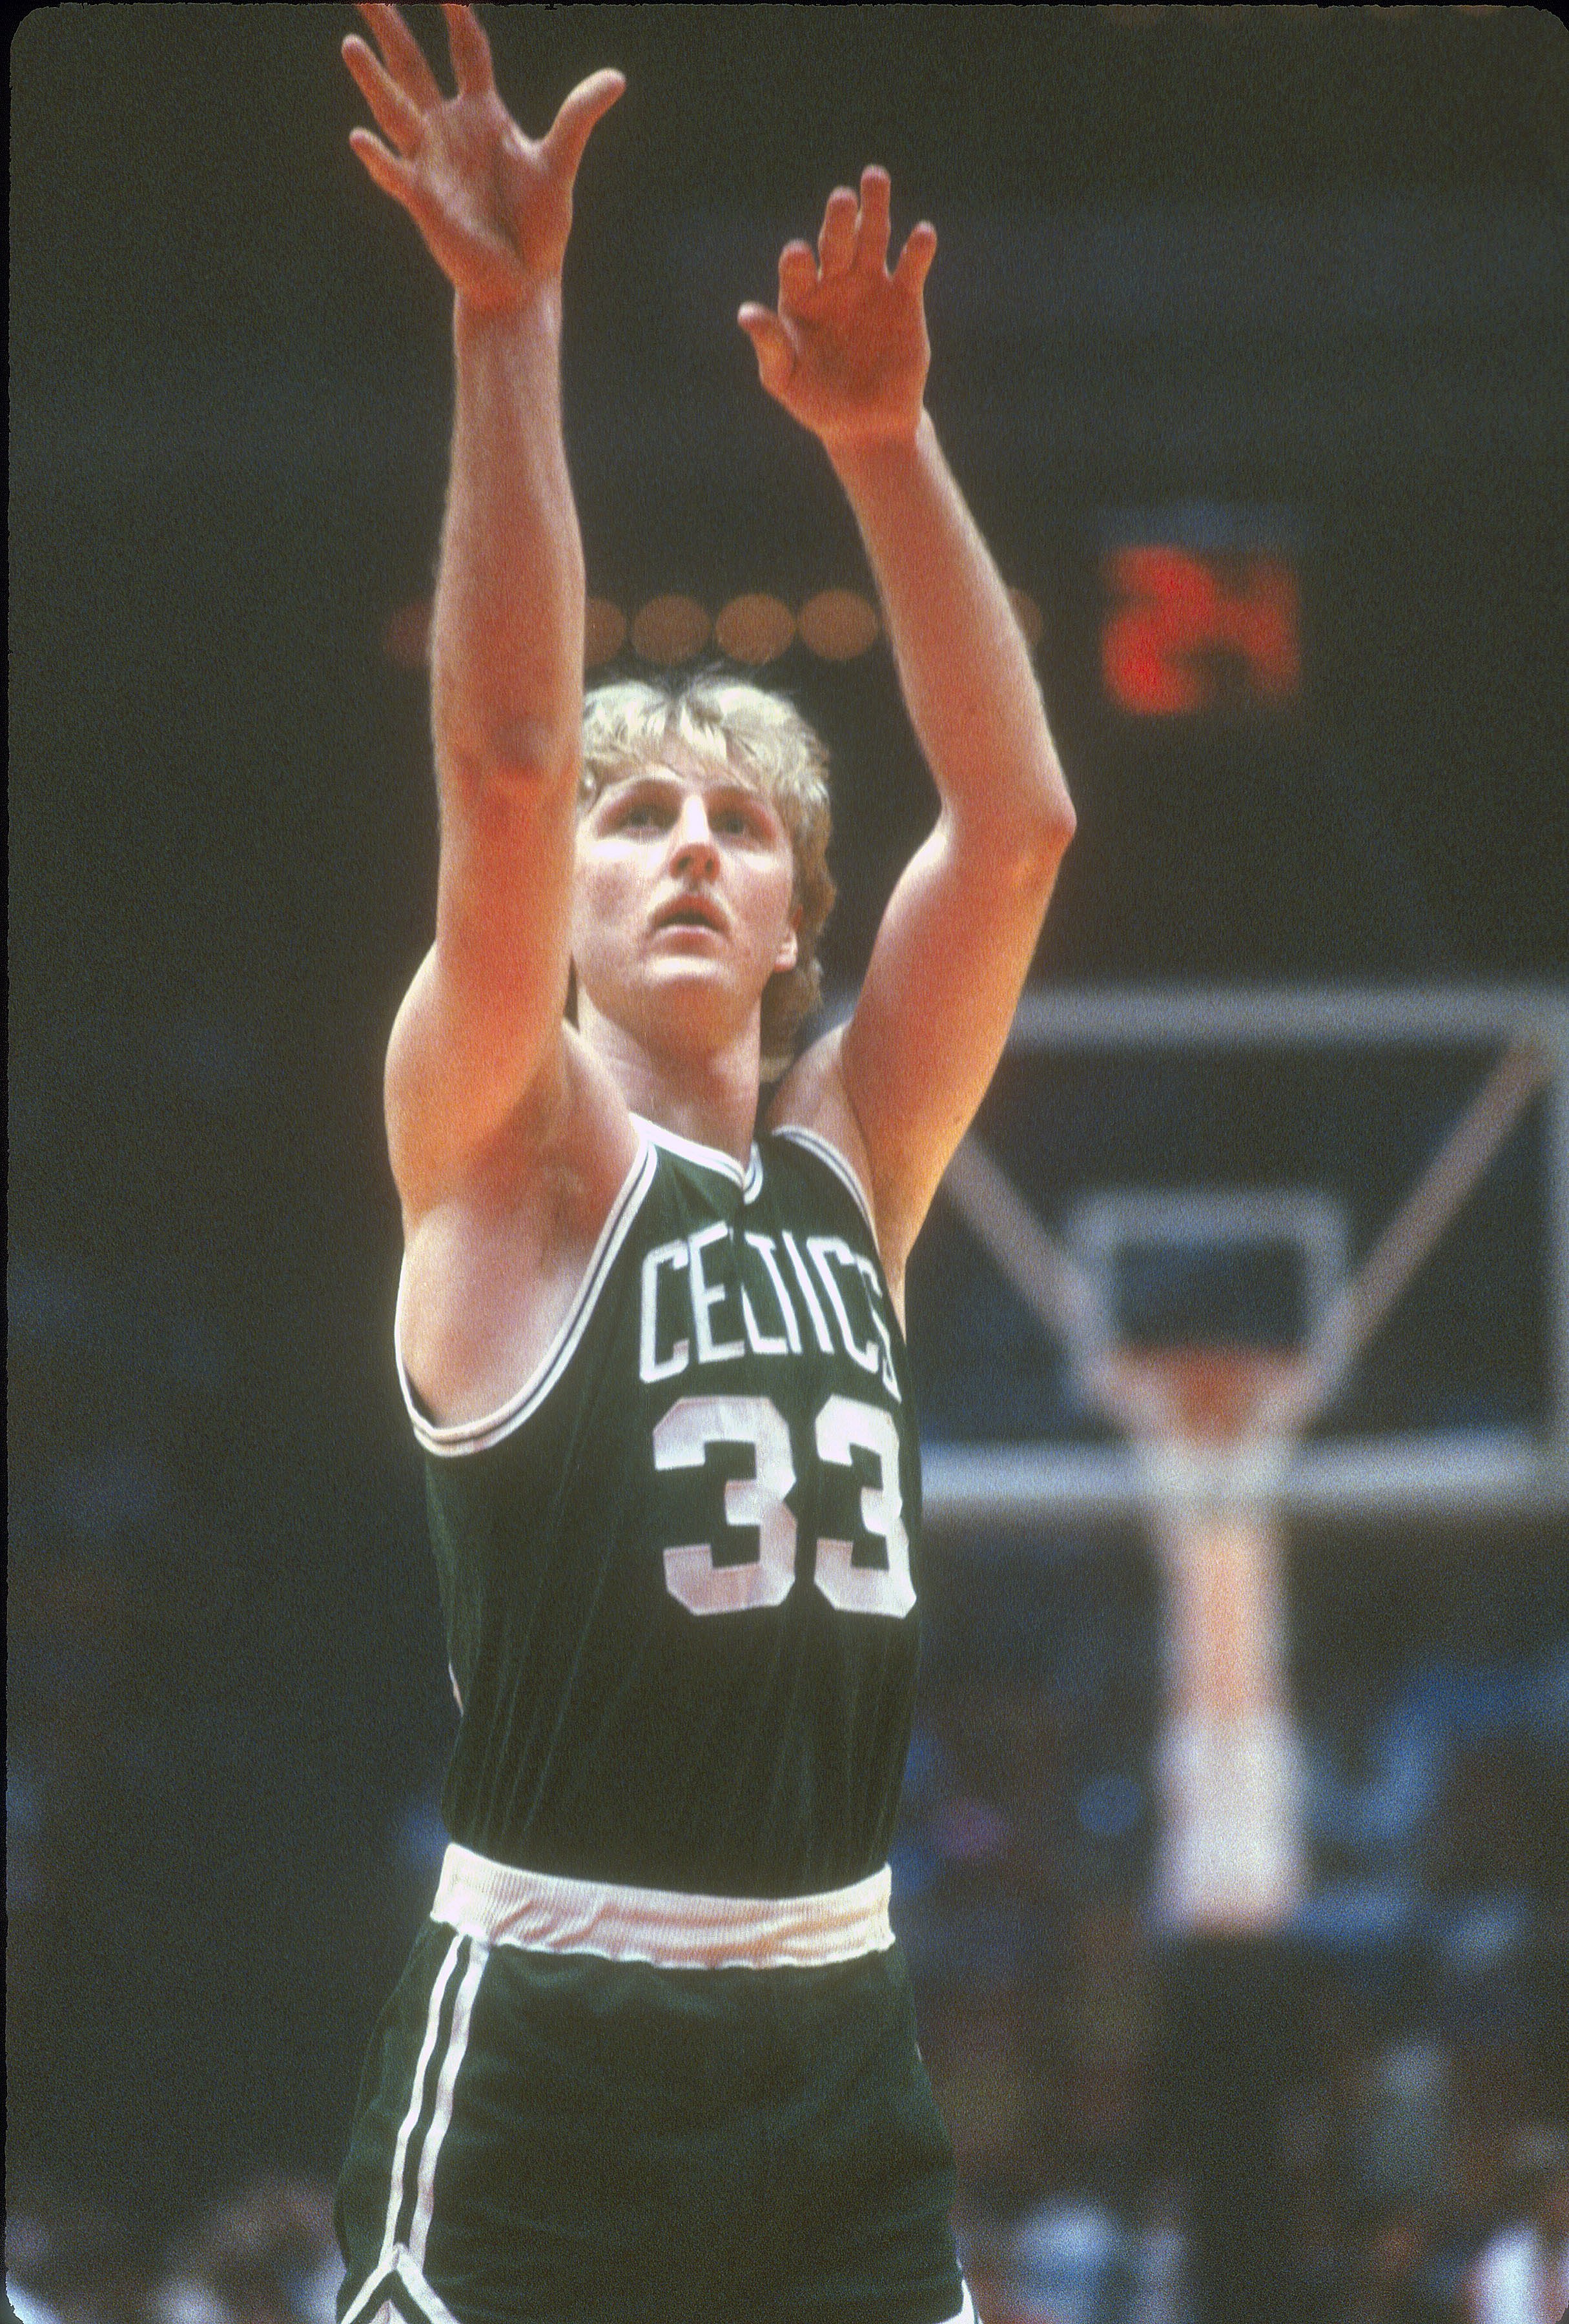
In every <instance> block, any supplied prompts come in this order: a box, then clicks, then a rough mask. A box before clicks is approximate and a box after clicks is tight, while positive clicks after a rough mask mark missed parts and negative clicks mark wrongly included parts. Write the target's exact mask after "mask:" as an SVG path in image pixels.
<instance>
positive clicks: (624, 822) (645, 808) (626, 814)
mask: <svg viewBox="0 0 1569 2324" xmlns="http://www.w3.org/2000/svg"><path fill="white" fill-rule="evenodd" d="M612 820H613V824H614V828H615V829H616V830H617V831H660V830H662V829H663V827H664V825H665V824H666V823H667V822H668V821H669V816H666V815H665V814H664V813H663V812H662V811H661V809H660V805H659V803H658V801H657V800H655V799H649V798H633V799H628V800H626V801H625V803H624V804H623V807H621V809H620V811H619V813H617V814H616V815H615V816H614V817H613V818H612Z"/></svg>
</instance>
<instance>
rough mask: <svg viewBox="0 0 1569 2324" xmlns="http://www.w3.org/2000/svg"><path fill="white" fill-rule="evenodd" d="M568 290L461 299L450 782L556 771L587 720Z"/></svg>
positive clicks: (452, 533) (446, 563)
mask: <svg viewBox="0 0 1569 2324" xmlns="http://www.w3.org/2000/svg"><path fill="white" fill-rule="evenodd" d="M560 317H561V302H560V283H559V280H558V278H556V277H551V278H549V279H548V280H547V281H542V282H540V284H538V285H537V286H534V287H532V288H531V290H530V291H529V292H528V294H527V295H526V297H525V298H524V299H523V300H521V302H520V303H519V305H518V306H517V307H516V308H515V309H510V310H505V311H501V312H494V311H492V312H480V311H476V310H475V309H473V308H472V307H471V306H470V305H469V304H468V302H467V301H466V300H464V299H463V298H461V297H459V298H458V299H457V300H456V302H455V314H454V323H453V346H454V363H455V372H456V395H455V404H456V410H455V417H454V423H453V437H452V466H451V476H450V481H449V484H448V500H447V512H446V519H445V522H444V525H443V528H442V538H441V558H440V566H439V571H438V581H437V589H436V604H435V611H434V615H433V619H432V625H431V656H430V659H431V710H432V722H433V726H434V732H435V740H436V755H437V765H438V772H439V774H440V776H441V779H442V780H443V782H444V783H445V782H447V781H448V780H450V779H456V778H457V777H458V776H459V774H460V772H462V771H464V770H466V771H468V772H470V773H475V774H494V773H507V772H512V773H541V772H543V773H553V772H556V771H558V770H562V769H564V768H565V767H566V766H567V765H568V763H570V762H571V761H572V760H573V758H574V757H575V754H576V751H577V737H578V733H579V728H580V724H581V715H582V684H583V679H582V673H583V551H582V545H581V541H580V539H579V536H578V530H577V512H576V510H575V508H574V505H573V501H572V489H571V484H570V480H569V478H568V472H567V456H566V448H565V446H564V444H563V441H562V434H561V391H560Z"/></svg>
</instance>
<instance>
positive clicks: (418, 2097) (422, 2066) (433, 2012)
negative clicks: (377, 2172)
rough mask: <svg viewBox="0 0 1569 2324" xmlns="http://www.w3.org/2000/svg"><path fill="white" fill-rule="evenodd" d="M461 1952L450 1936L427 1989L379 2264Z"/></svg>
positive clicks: (390, 2247)
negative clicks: (426, 2009)
mask: <svg viewBox="0 0 1569 2324" xmlns="http://www.w3.org/2000/svg"><path fill="white" fill-rule="evenodd" d="M462 1950H463V1940H462V1937H461V1935H459V1936H456V1937H454V1939H453V1940H452V1942H451V1943H450V1944H449V1945H448V1948H447V1958H446V1960H444V1961H443V1962H442V1964H441V1967H440V1968H439V1969H438V1970H437V1972H436V1982H435V1983H434V1985H432V1987H431V1988H430V2007H429V2012H428V2013H427V2015H426V2019H425V2039H424V2041H423V2042H422V2043H421V2044H420V2058H419V2062H418V2064H417V2065H416V2066H415V2068H414V2087H413V2090H412V2092H411V2095H410V2098H409V2111H408V2113H407V2114H406V2115H405V2116H403V2121H402V2126H401V2129H400V2130H399V2132H398V2143H397V2144H396V2146H395V2147H394V2148H393V2149H392V2184H391V2187H390V2188H389V2190H388V2193H387V2223H386V2226H385V2227H383V2230H382V2264H383V2265H385V2264H386V2263H387V2262H388V2261H389V2260H390V2259H391V2258H392V2254H393V2252H394V2251H395V2250H396V2249H397V2239H398V2214H399V2212H400V2211H401V2209H402V2208H403V2163H404V2160H405V2158H406V2156H407V2154H408V2152H409V2141H410V2139H411V2137H412V2136H413V2134H414V2126H415V2124H416V2123H417V2122H418V2121H419V2119H420V2116H421V2115H422V2114H423V2112H424V2111H425V2077H426V2075H427V2074H428V2073H429V2070H430V2056H431V2052H432V2051H433V2050H434V2049H435V2047H436V2036H437V2033H438V2031H439V2028H440V2024H441V2004H442V2002H443V2001H444V2000H445V1998H446V1996H447V1988H448V1986H449V1985H450V1984H451V1982H452V1972H453V1970H454V1969H456V1968H457V1957H458V1955H459V1953H460V1952H461V1951H462Z"/></svg>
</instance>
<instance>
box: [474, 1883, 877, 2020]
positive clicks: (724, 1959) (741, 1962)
mask: <svg viewBox="0 0 1569 2324" xmlns="http://www.w3.org/2000/svg"><path fill="white" fill-rule="evenodd" d="M890 1887H891V1880H890V1876H889V1871H888V1867H887V1866H886V1865H884V1867H883V1868H882V1870H881V1872H873V1873H872V1875H871V1876H870V1877H868V1878H867V1879H865V1880H858V1881H856V1882H855V1884H854V1886H852V1887H849V1888H830V1889H827V1890H825V1891H823V1892H821V1893H820V1894H818V1895H813V1896H780V1897H772V1896H696V1895H683V1894H681V1893H680V1892H678V1890H675V1889H669V1888H620V1887H613V1886H610V1885H609V1884H608V1883H606V1882H604V1881H598V1880H563V1879H559V1878H558V1877H556V1876H555V1875H553V1874H550V1873H544V1872H521V1871H519V1870H517V1869H516V1867H513V1866H512V1865H510V1864H495V1863H493V1862H492V1861H491V1859H490V1858H489V1857H485V1856H476V1855H475V1852H474V1850H473V1849H468V1848H460V1847H459V1846H458V1845H457V1842H456V1840H455V1841H454V1842H453V1843H452V1844H451V1846H450V1847H449V1848H448V1850H447V1854H446V1857H445V1858H444V1859H443V1861H442V1866H441V1878H440V1881H439V1883H438V1886H437V1890H436V1901H435V1903H434V1904H432V1905H431V1907H430V1917H431V1919H432V1920H433V1921H438V1922H440V1923H442V1924H443V1925H444V1926H445V1927H448V1928H451V1929H456V1930H457V1932H458V1933H459V1934H460V1935H461V1936H468V1937H475V1938H477V1939H478V1940H480V1941H481V1942H483V1943H485V1944H495V1945H517V1946H521V1948H522V1949H523V1950H526V1951H530V1952H549V1953H593V1954H595V1955H597V1956H598V1957H599V1958H600V1959H601V1960H620V1961H648V1962H651V1964H652V1965H653V1966H654V1967H655V1968H656V1969H818V1968H822V1967H825V1966H826V1964H828V1963H829V1962H831V1961H844V1960H859V1959H860V1957H861V1955H862V1954H863V1953H875V1952H886V1951H887V1950H888V1948H889V1946H890V1945H891V1944H892V1942H893V1931H892V1928H891V1926H890V1923H889V1918H888V1898H889V1892H890ZM436 2006H437V2005H436V2003H435V2001H434V2000H432V2003H431V2009H432V2013H434V2011H435V2008H436Z"/></svg>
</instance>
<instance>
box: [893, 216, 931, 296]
mask: <svg viewBox="0 0 1569 2324" xmlns="http://www.w3.org/2000/svg"><path fill="white" fill-rule="evenodd" d="M936 256H937V228H936V226H928V223H927V221H926V219H925V218H923V219H922V220H921V222H920V224H919V226H911V228H910V230H909V241H908V242H907V243H906V244H905V245H904V248H903V249H902V250H901V251H900V254H899V264H898V265H897V266H896V267H895V268H894V270H893V279H894V281H896V282H898V283H900V284H901V285H902V287H903V288H904V289H905V290H907V291H913V292H914V293H915V295H916V297H917V298H918V297H919V296H920V293H921V291H923V290H924V288H925V287H926V279H927V276H928V274H929V273H930V272H931V271H932V261H933V259H934V258H935V257H936Z"/></svg>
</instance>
